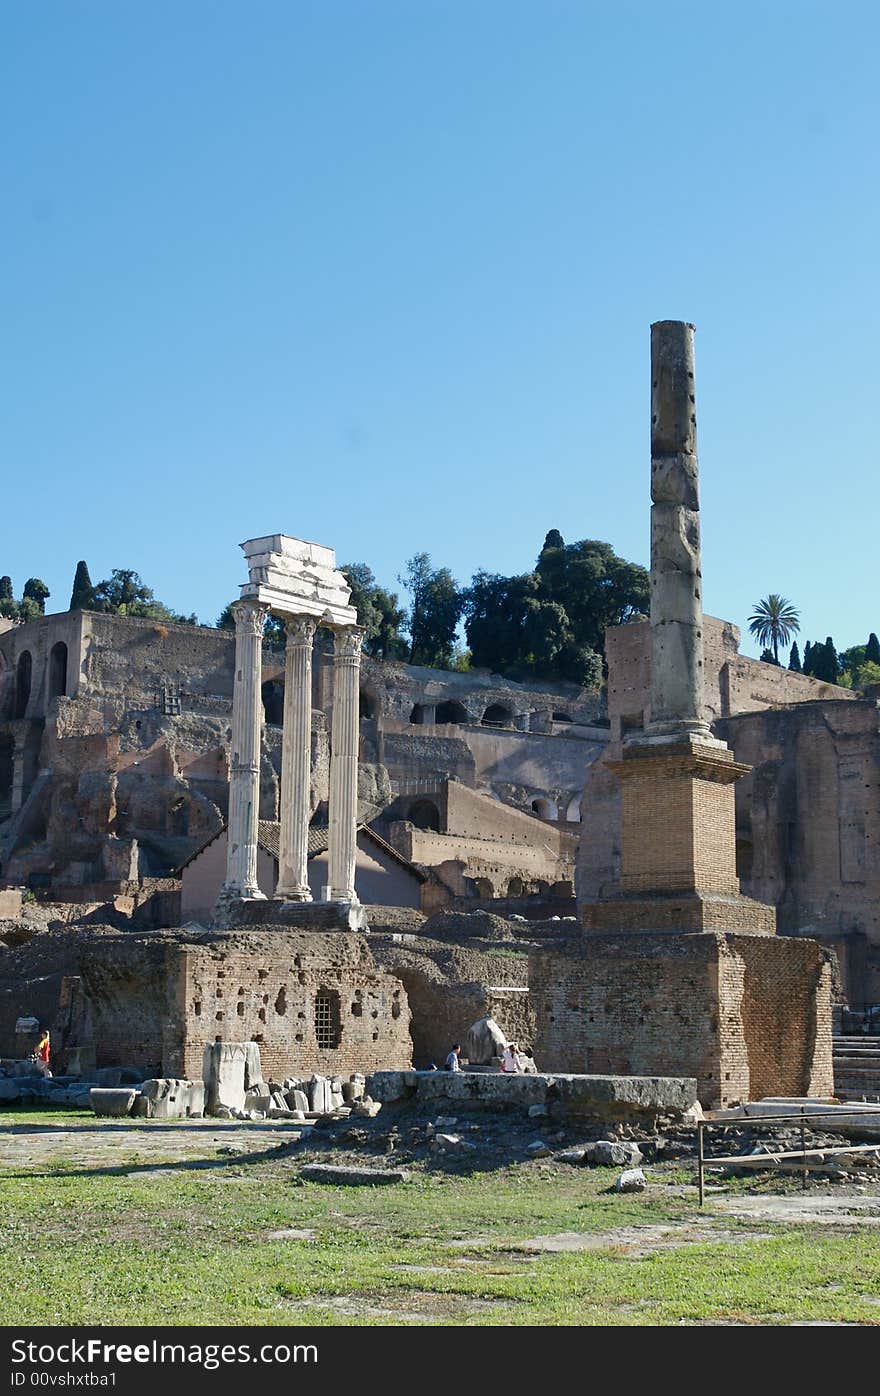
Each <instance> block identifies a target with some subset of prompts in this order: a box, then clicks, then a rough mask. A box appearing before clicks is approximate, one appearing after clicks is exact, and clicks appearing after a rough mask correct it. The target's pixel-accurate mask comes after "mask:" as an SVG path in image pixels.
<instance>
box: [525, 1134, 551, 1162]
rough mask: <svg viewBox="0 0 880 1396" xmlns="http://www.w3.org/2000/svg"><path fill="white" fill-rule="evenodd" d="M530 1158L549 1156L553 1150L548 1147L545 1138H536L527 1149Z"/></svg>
mask: <svg viewBox="0 0 880 1396" xmlns="http://www.w3.org/2000/svg"><path fill="white" fill-rule="evenodd" d="M526 1153H527V1154H528V1156H529V1158H549V1157H550V1155H551V1154H552V1153H553V1150H552V1149H550V1148H548V1146H547V1145H546V1144H545V1143H544V1141H543V1139H535V1140H533V1141H532V1143H531V1144H529V1146H528V1148H527V1149H526Z"/></svg>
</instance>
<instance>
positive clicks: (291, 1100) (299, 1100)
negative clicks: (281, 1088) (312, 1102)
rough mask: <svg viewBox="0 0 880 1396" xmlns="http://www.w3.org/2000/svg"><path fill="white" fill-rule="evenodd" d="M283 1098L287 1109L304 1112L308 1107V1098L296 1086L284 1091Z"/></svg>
mask: <svg viewBox="0 0 880 1396" xmlns="http://www.w3.org/2000/svg"><path fill="white" fill-rule="evenodd" d="M284 1099H285V1100H286V1101H287V1106H288V1109H289V1110H299V1111H301V1112H302V1114H305V1113H306V1111H307V1110H308V1109H309V1098H308V1096H307V1095H306V1093H305V1091H301V1090H300V1089H299V1087H298V1086H295V1087H293V1088H291V1090H289V1091H286V1092H285V1095H284Z"/></svg>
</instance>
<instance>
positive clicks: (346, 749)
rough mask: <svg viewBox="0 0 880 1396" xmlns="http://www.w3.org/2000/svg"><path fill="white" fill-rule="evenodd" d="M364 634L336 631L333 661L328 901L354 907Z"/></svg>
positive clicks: (354, 629) (355, 631)
mask: <svg viewBox="0 0 880 1396" xmlns="http://www.w3.org/2000/svg"><path fill="white" fill-rule="evenodd" d="M363 634H364V632H363V630H360V629H359V628H357V627H355V626H350V627H346V628H345V629H340V630H337V631H336V635H335V643H334V655H333V730H332V734H331V749H330V849H329V864H330V867H329V878H330V885H329V889H328V898H329V900H330V901H332V902H335V901H338V902H356V901H357V896H356V894H355V890H354V865H355V853H356V846H357V845H356V839H357V771H358V738H359V736H360V714H359V706H360V670H361V641H362V639H363Z"/></svg>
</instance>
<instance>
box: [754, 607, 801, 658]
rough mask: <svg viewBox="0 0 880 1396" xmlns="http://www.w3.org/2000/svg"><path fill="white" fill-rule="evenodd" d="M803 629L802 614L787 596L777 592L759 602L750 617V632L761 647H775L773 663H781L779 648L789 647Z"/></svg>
mask: <svg viewBox="0 0 880 1396" xmlns="http://www.w3.org/2000/svg"><path fill="white" fill-rule="evenodd" d="M800 628H801V621H800V612H799V611H798V610H796V608H795V607H794V606H792V604H791V602H790V601H789V599H788V597H787V596H777V595H776V593H775V592H771V594H770V595H769V596H767V597H765V598H764V600H763V601H758V602H757V603H756V604H755V609H754V611H753V612H752V614H751V615H750V616H749V630H750V631H751V633H752V634H753V635H754V637H755V639H756V640H757V642H758V644H759V645H764V646H765V647H769V646H771V645H772V646H773V661H774V663H775V664H778V663H779V646H780V645H787V644H788V642H789V640H790V639H791V637H792V636H793V635H794V634H795V633H796V632H797V631H798V630H800Z"/></svg>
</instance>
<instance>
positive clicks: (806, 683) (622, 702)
mask: <svg viewBox="0 0 880 1396" xmlns="http://www.w3.org/2000/svg"><path fill="white" fill-rule="evenodd" d="M703 622H704V629H703V648H704V675H705V680H704V691H703V701H704V703H705V706H706V711H707V714H708V717H709V720H710V722H714V721H715V719H716V718H721V717H729V716H731V715H732V714H735V713H740V712H752V711H755V710H756V709H761V708H768V707H773V706H775V705H778V704H792V703H804V702H811V701H815V700H817V699H821V698H834V699H840V700H842V701H846V700H851V699H852V698H853V696H854V695H853V694H852V693H851V692H850V691H849V689H845V688H838V687H837V686H836V685H835V684H827V683H822V682H821V681H820V680H819V679H813V678H808V677H806V676H805V675H803V674H792V673H789V671H788V669H783V668H778V667H777V666H776V665H775V664H762V663H761V661H760V660H757V659H749V658H747V657H746V656H745V655H741V654H740V653H739V640H740V632H739V630H738V629H737V627H736V626H735V625H731V624H730V622H729V621H724V620H718V619H717V618H716V617H714V616H704V617H703ZM605 657H606V661H607V664H608V717H609V720H610V723H611V737H612V740H615V741H618V740H620V738H621V737H622V736H625V735H626V733H627V732H628V731H634V730H638V729H639V728H641V727H642V726H644V725H645V723H647V722H649V721H650V717H651V713H650V706H651V628H650V625H649V623H648V622H647V621H632V622H630V623H629V624H628V625H618V626H615V627H614V628H613V629H611V630H609V631H608V633H607V635H606V636H605Z"/></svg>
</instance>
